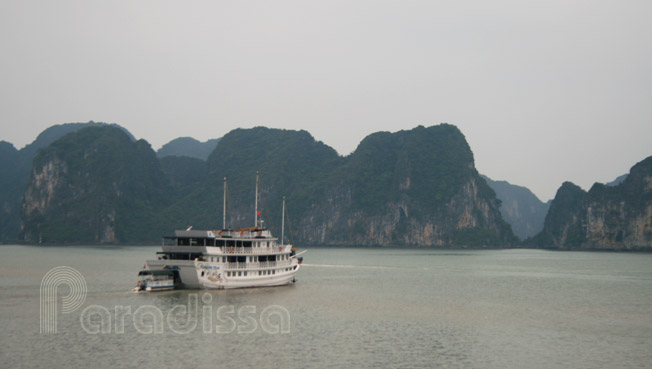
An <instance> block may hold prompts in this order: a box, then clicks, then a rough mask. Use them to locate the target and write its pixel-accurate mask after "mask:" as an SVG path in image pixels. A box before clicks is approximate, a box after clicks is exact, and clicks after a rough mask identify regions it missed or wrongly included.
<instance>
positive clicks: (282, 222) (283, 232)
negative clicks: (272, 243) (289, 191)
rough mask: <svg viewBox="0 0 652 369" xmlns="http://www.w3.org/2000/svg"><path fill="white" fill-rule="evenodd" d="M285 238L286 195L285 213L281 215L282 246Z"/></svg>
mask: <svg viewBox="0 0 652 369" xmlns="http://www.w3.org/2000/svg"><path fill="white" fill-rule="evenodd" d="M284 240H285V196H283V215H282V216H281V246H283V241H284Z"/></svg>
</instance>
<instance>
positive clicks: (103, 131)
mask: <svg viewBox="0 0 652 369" xmlns="http://www.w3.org/2000/svg"><path fill="white" fill-rule="evenodd" d="M30 178H31V179H30V184H29V186H28V187H27V190H26V192H25V198H24V202H23V225H24V227H23V231H22V238H23V239H24V240H26V241H32V242H34V241H37V240H43V241H44V242H57V243H118V242H151V241H152V240H155V239H157V238H158V237H160V234H161V232H162V229H161V221H160V219H161V216H162V214H161V213H160V210H162V209H163V208H164V207H165V205H166V203H167V202H168V201H169V197H168V194H169V193H170V190H169V188H168V185H167V181H166V178H165V176H164V174H163V172H162V171H161V169H160V165H159V162H158V160H157V158H156V156H155V154H154V151H153V150H152V149H151V147H150V146H149V144H148V143H147V142H146V141H143V140H140V141H137V142H133V141H132V140H131V138H130V137H129V136H128V135H127V134H125V133H124V132H123V131H122V130H121V129H118V128H115V127H111V126H91V127H86V128H83V129H81V130H79V131H76V132H74V133H70V134H68V135H66V136H64V137H62V138H61V139H59V140H57V141H55V142H54V143H52V144H51V145H49V146H48V147H47V148H44V149H42V150H41V151H39V153H38V155H37V156H36V157H35V158H34V165H33V170H32V174H31V177H30Z"/></svg>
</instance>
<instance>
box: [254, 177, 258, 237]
mask: <svg viewBox="0 0 652 369" xmlns="http://www.w3.org/2000/svg"><path fill="white" fill-rule="evenodd" d="M254 207H255V208H254V213H255V218H254V219H255V221H254V227H258V171H256V201H255V202H254Z"/></svg>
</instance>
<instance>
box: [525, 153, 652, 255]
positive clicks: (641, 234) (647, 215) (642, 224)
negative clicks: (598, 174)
mask: <svg viewBox="0 0 652 369" xmlns="http://www.w3.org/2000/svg"><path fill="white" fill-rule="evenodd" d="M529 243H530V244H531V245H535V246H538V247H547V248H559V249H601V250H652V157H649V158H647V159H645V160H643V161H641V162H640V163H638V164H636V165H635V166H634V167H632V169H631V171H630V173H629V175H628V176H627V177H626V178H625V179H624V181H622V182H621V183H620V184H618V185H615V186H606V185H603V184H600V183H596V184H595V185H593V187H591V189H590V190H589V191H588V192H586V191H584V190H582V189H581V188H579V187H577V186H575V185H574V184H572V183H570V182H566V183H564V184H563V185H562V186H561V188H560V189H559V190H558V191H557V195H556V196H555V199H554V200H553V201H552V204H551V205H550V211H549V212H548V215H547V217H546V221H545V225H544V229H543V231H542V232H541V233H540V234H539V235H537V236H536V237H535V238H534V239H533V240H530V242H529Z"/></svg>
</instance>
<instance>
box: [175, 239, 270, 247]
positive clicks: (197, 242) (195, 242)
mask: <svg viewBox="0 0 652 369" xmlns="http://www.w3.org/2000/svg"><path fill="white" fill-rule="evenodd" d="M164 241H165V242H164V245H176V246H218V247H222V246H226V247H253V248H263V247H271V246H272V243H271V242H270V241H256V242H254V241H243V240H224V239H214V238H188V237H178V238H165V239H164Z"/></svg>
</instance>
